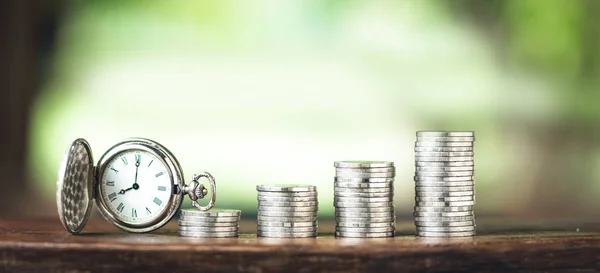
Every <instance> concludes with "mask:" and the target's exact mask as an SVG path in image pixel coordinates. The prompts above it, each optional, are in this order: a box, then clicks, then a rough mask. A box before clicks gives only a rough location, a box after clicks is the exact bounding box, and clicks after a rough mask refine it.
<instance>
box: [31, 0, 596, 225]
mask: <svg viewBox="0 0 600 273" xmlns="http://www.w3.org/2000/svg"><path fill="white" fill-rule="evenodd" d="M49 2H52V1H49ZM43 8H46V9H47V10H50V11H51V12H49V14H50V15H48V16H49V17H51V18H54V19H55V22H56V23H55V26H54V28H52V34H53V36H52V37H53V39H51V42H48V43H49V44H51V46H46V47H42V48H46V49H47V50H45V51H44V50H42V51H37V52H42V53H44V54H38V56H37V58H36V60H37V62H36V63H37V67H38V69H39V75H40V78H41V80H40V84H39V86H38V90H39V92H37V93H36V96H35V97H34V98H33V99H32V103H31V107H30V108H29V113H30V117H29V119H28V121H27V122H28V124H29V125H28V128H29V129H28V131H27V132H26V136H25V139H26V140H25V142H26V154H27V159H26V162H27V166H28V167H27V168H26V173H27V175H26V178H27V181H28V183H30V185H33V186H31V190H32V192H33V194H35V196H36V197H35V198H36V200H37V202H40V203H41V204H47V205H48V206H45V208H44V209H42V210H37V209H36V210H34V209H31V208H28V209H25V213H26V214H27V213H29V214H36V215H37V214H41V215H51V214H52V213H55V212H54V211H53V210H54V207H53V205H51V204H53V203H54V198H55V197H54V192H55V181H56V171H57V168H58V164H59V162H60V159H61V157H62V153H63V152H64V150H65V149H66V148H67V147H68V145H69V144H70V142H71V141H72V140H74V139H75V138H78V137H83V138H86V139H87V140H88V141H89V142H90V143H91V144H92V148H93V151H94V155H95V159H96V160H98V159H99V158H100V156H101V155H102V154H103V153H104V151H106V150H107V149H108V148H109V147H110V146H112V145H113V144H115V143H116V142H118V141H120V140H122V139H123V138H127V137H132V136H141V137H146V138H150V139H153V140H156V141H158V142H160V143H162V144H164V145H165V146H166V147H168V148H169V149H170V150H171V151H172V152H173V153H174V154H175V155H176V156H177V158H178V159H179V161H180V162H181V163H182V166H183V169H184V173H185V176H186V179H188V180H189V179H190V178H191V176H192V175H193V174H194V173H195V172H198V171H208V172H210V173H212V174H213V175H214V176H215V178H216V180H217V184H218V191H217V195H218V201H217V206H218V207H226V208H241V209H243V211H244V214H245V215H247V216H249V215H253V214H255V207H256V193H255V186H256V185H257V184H263V183H309V184H315V185H317V187H318V191H319V200H320V215H321V216H332V214H333V204H332V203H333V176H334V168H333V162H334V161H336V160H347V159H354V160H391V161H394V162H395V164H396V166H397V174H396V183H395V200H396V211H397V212H398V214H399V216H400V217H402V216H407V217H408V216H409V215H410V214H411V213H412V209H413V204H414V203H413V202H414V201H413V200H414V199H413V198H414V182H413V181H412V176H413V172H414V167H413V165H414V163H413V146H414V141H415V131H417V130H424V129H446V130H474V131H476V135H477V141H476V144H475V149H476V151H475V153H476V170H477V171H476V183H477V213H478V214H479V215H511V216H514V217H540V218H550V217H568V218H590V217H594V216H598V215H600V213H598V212H597V209H596V208H597V207H599V206H600V202H599V201H598V200H599V198H598V196H599V195H600V171H599V170H600V168H598V167H599V166H600V146H599V145H598V144H599V143H600V142H599V141H598V139H597V137H598V136H599V134H598V133H599V132H600V107H598V106H597V104H598V102H600V93H598V87H599V80H600V17H598V16H597V15H598V14H600V13H599V12H600V1H594V0H504V1H492V0H490V1H476V0H446V1H433V0H425V1H424V0H404V1H402V0H397V1H378V0H375V1H373V0H369V1H367V0H365V1H340V0H320V1H317V0H306V1H296V0H245V1H216V0H203V1H186V0H174V1H141V0H138V1H125V2H123V1H100V0H95V1H62V2H60V4H57V5H50V4H48V5H43ZM37 43H38V44H39V43H42V44H43V43H44V40H43V39H41V41H38V42H37ZM185 204H186V205H188V202H186V203H185Z"/></svg>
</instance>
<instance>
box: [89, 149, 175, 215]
mask: <svg viewBox="0 0 600 273" xmlns="http://www.w3.org/2000/svg"><path fill="white" fill-rule="evenodd" d="M100 183H101V185H100V187H99V188H100V198H102V199H103V200H102V201H103V203H104V204H105V205H106V208H107V209H108V210H109V211H111V212H112V215H113V216H114V217H115V218H117V219H118V220H120V221H123V222H125V223H128V224H134V225H143V224H146V223H151V222H153V221H154V220H156V218H157V217H159V216H160V215H162V213H163V212H164V210H165V209H166V206H167V204H168V203H169V200H170V198H171V193H172V192H173V189H172V182H171V177H170V176H169V173H168V171H167V167H166V166H165V165H164V163H163V161H162V160H160V159H159V158H157V157H156V156H155V155H154V154H152V153H149V152H146V151H143V150H128V151H124V152H121V153H119V154H117V155H115V156H114V157H113V158H112V159H111V160H110V161H109V162H108V164H106V168H105V169H104V171H103V174H102V177H101V179H100Z"/></svg>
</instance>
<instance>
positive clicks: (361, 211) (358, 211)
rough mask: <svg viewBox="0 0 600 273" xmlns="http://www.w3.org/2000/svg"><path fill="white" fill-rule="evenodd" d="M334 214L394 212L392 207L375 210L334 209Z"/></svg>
mask: <svg viewBox="0 0 600 273" xmlns="http://www.w3.org/2000/svg"><path fill="white" fill-rule="evenodd" d="M335 211H336V212H338V211H339V212H357V213H371V212H389V211H392V212H393V211H394V206H391V207H377V208H335Z"/></svg>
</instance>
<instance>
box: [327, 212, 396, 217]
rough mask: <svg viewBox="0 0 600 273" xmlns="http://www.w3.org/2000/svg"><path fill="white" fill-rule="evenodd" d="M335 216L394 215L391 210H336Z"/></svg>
mask: <svg viewBox="0 0 600 273" xmlns="http://www.w3.org/2000/svg"><path fill="white" fill-rule="evenodd" d="M335 216H338V217H364V218H377V217H392V216H394V212H393V211H386V212H342V211H336V212H335Z"/></svg>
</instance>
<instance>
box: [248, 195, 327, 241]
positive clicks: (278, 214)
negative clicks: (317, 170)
mask: <svg viewBox="0 0 600 273" xmlns="http://www.w3.org/2000/svg"><path fill="white" fill-rule="evenodd" d="M256 190H257V191H258V219H257V220H258V222H257V235H258V236H260V237H275V238H307V237H317V229H318V221H317V214H318V211H319V202H318V200H317V187H316V186H313V185H290V184H281V185H258V186H256Z"/></svg>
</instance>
